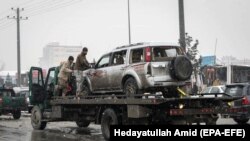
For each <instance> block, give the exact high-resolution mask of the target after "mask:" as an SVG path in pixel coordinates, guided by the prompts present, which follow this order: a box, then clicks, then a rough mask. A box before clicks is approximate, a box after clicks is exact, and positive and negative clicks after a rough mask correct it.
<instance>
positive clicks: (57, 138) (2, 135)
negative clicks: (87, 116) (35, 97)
mask: <svg viewBox="0 0 250 141" xmlns="http://www.w3.org/2000/svg"><path fill="white" fill-rule="evenodd" d="M22 114H23V113H22ZM79 140H84V141H104V138H103V137H102V133H101V128H100V126H99V125H95V124H90V126H89V127H87V128H78V127H77V125H76V124H75V123H74V122H51V123H48V124H47V126H46V128H45V130H42V131H38V130H33V128H32V126H31V123H30V115H28V114H23V116H22V117H21V118H20V119H19V120H14V119H13V118H12V116H11V115H10V116H0V141H79Z"/></svg>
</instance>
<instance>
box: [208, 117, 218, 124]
mask: <svg viewBox="0 0 250 141" xmlns="http://www.w3.org/2000/svg"><path fill="white" fill-rule="evenodd" d="M216 122H217V119H213V118H209V119H207V121H206V125H216Z"/></svg>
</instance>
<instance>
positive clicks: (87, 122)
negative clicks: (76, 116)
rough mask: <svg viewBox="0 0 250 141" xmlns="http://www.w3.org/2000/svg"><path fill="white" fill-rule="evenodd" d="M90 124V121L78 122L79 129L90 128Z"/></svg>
mask: <svg viewBox="0 0 250 141" xmlns="http://www.w3.org/2000/svg"><path fill="white" fill-rule="evenodd" d="M89 124H90V122H89V121H76V125H77V126H78V127H88V126H89Z"/></svg>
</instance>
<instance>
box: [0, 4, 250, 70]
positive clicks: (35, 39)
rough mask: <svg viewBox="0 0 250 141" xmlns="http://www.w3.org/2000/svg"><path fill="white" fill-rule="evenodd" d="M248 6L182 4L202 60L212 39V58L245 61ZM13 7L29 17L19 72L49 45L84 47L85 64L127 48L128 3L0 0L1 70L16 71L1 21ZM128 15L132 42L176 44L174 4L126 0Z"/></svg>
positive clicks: (10, 39)
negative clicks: (54, 43)
mask: <svg viewBox="0 0 250 141" xmlns="http://www.w3.org/2000/svg"><path fill="white" fill-rule="evenodd" d="M62 1H63V2H62ZM60 3H61V4H60ZM53 4H54V7H53ZM249 5H250V1H249V0H184V6H185V7H184V9H185V25H186V32H188V33H189V34H190V35H191V36H192V37H193V38H194V39H198V40H199V42H200V44H199V45H198V49H199V50H200V53H201V54H202V55H203V56H205V55H214V53H215V40H216V38H217V41H218V42H217V49H216V56H217V57H219V58H221V57H222V56H230V55H232V56H235V57H236V58H238V59H244V58H250V57H249V51H250V49H249V47H250V40H249V37H250V35H249V34H250V28H249V26H250V10H249V8H248V7H249ZM17 6H19V7H20V8H24V11H22V12H21V15H22V16H23V17H26V16H28V17H29V19H28V20H22V21H21V66H22V68H21V69H22V70H28V69H29V68H30V66H38V60H39V58H40V57H42V48H43V47H44V46H45V45H46V44H48V43H49V42H54V41H56V42H60V44H61V45H82V46H86V47H88V48H89V53H88V56H87V58H88V60H89V61H90V62H91V61H92V60H93V59H94V58H95V60H97V59H98V58H99V57H100V56H101V55H102V54H103V53H105V52H107V51H110V50H112V49H113V48H115V47H117V46H121V45H126V44H128V18H127V0H0V62H1V61H3V62H5V68H4V69H5V70H15V69H16V68H17V64H16V62H17V57H16V56H17V55H16V54H17V53H16V48H17V47H16V23H15V20H11V19H7V18H5V17H6V16H8V15H10V16H13V15H15V12H14V11H12V10H11V9H10V8H11V7H14V8H16V7H17ZM46 8H47V9H46ZM130 12H131V40H132V43H135V42H142V41H145V42H148V41H160V42H178V39H179V22H178V0H130ZM9 24H10V25H9ZM75 57H76V56H75ZM65 59H67V58H65Z"/></svg>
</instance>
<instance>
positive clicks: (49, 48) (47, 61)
mask: <svg viewBox="0 0 250 141" xmlns="http://www.w3.org/2000/svg"><path fill="white" fill-rule="evenodd" d="M81 51H82V46H69V45H60V44H59V43H58V42H52V43H49V44H47V45H46V46H45V47H44V48H43V56H42V57H41V58H40V61H39V65H40V67H42V68H45V69H47V70H48V68H50V67H54V66H58V65H59V64H60V62H61V61H66V60H67V59H68V57H69V56H73V57H74V58H75V59H76V57H77V55H78V54H79V53H81Z"/></svg>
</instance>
